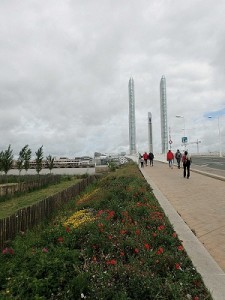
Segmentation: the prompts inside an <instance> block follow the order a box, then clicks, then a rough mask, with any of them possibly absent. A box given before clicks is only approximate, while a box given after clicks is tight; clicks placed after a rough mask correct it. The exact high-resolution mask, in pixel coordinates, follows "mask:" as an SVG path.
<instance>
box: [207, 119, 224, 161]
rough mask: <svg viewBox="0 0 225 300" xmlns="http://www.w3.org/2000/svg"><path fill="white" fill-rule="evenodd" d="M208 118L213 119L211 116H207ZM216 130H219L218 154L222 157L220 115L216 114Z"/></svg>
mask: <svg viewBox="0 0 225 300" xmlns="http://www.w3.org/2000/svg"><path fill="white" fill-rule="evenodd" d="M208 118H209V119H213V117H212V116H208ZM218 132H219V147H220V152H219V156H220V157H222V156H223V155H222V143H221V130H220V116H218Z"/></svg>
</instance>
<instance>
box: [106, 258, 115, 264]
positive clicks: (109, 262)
mask: <svg viewBox="0 0 225 300" xmlns="http://www.w3.org/2000/svg"><path fill="white" fill-rule="evenodd" d="M106 264H107V265H116V260H115V259H111V260H107V261H106Z"/></svg>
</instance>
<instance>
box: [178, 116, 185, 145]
mask: <svg viewBox="0 0 225 300" xmlns="http://www.w3.org/2000/svg"><path fill="white" fill-rule="evenodd" d="M176 118H181V119H184V138H185V139H184V140H183V139H182V142H183V143H184V147H185V148H186V144H187V140H186V136H185V117H184V116H180V115H177V116H176Z"/></svg>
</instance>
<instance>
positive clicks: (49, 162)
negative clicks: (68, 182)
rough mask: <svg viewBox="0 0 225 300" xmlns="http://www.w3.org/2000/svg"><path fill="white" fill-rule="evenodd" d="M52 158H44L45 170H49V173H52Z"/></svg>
mask: <svg viewBox="0 0 225 300" xmlns="http://www.w3.org/2000/svg"><path fill="white" fill-rule="evenodd" d="M54 160H55V159H54V157H52V156H51V155H50V154H49V156H47V157H46V164H47V168H48V169H49V170H50V173H52V169H53V167H54Z"/></svg>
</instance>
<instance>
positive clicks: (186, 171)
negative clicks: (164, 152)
mask: <svg viewBox="0 0 225 300" xmlns="http://www.w3.org/2000/svg"><path fill="white" fill-rule="evenodd" d="M182 162H183V168H184V178H185V177H186V175H187V179H188V178H189V177H190V166H191V156H190V155H189V154H188V152H187V151H185V152H184V155H183V156H182Z"/></svg>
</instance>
